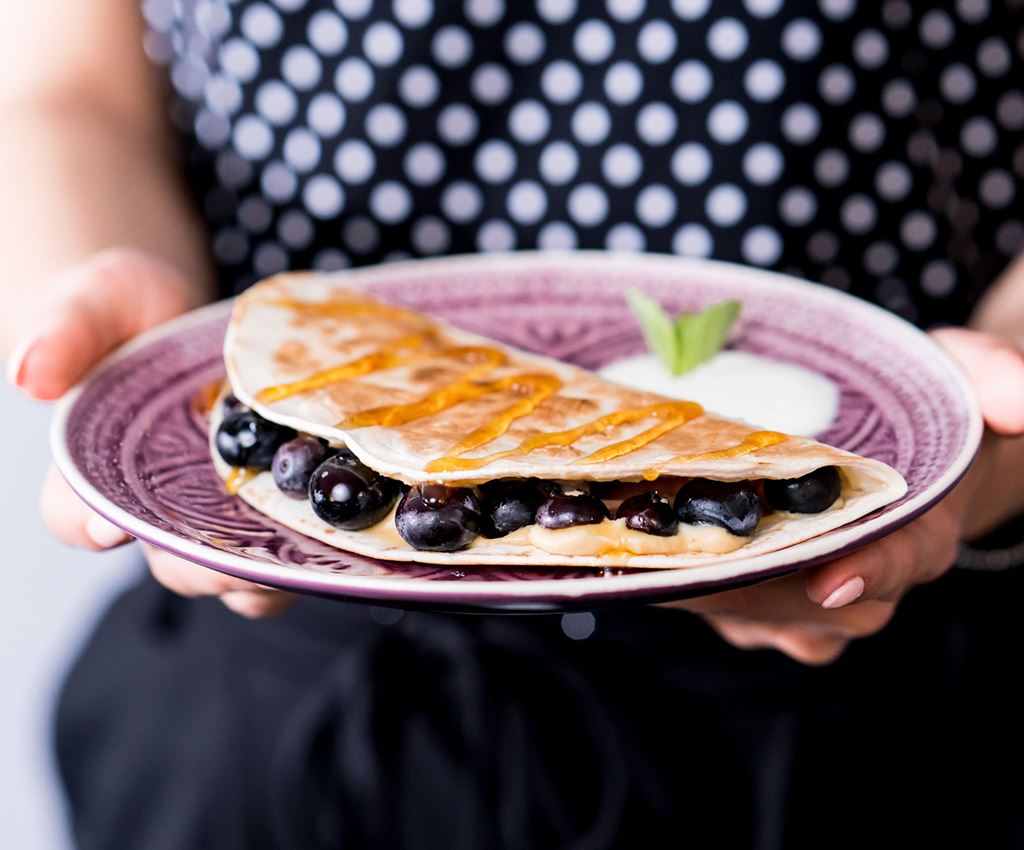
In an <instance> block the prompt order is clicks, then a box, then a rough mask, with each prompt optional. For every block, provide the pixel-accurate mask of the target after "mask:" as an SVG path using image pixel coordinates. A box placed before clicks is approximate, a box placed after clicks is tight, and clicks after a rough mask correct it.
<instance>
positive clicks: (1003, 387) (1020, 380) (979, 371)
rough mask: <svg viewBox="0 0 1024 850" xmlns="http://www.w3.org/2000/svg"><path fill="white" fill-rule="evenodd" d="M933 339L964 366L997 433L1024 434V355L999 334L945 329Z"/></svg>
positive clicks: (986, 420) (933, 336)
mask: <svg viewBox="0 0 1024 850" xmlns="http://www.w3.org/2000/svg"><path fill="white" fill-rule="evenodd" d="M931 337H932V339H934V340H935V341H936V342H937V343H938V344H939V345H941V346H942V347H943V348H944V349H945V350H946V351H947V352H948V353H949V354H950V355H951V356H952V357H953V359H955V360H956V361H957V363H959V364H960V366H961V368H962V369H963V370H964V372H965V374H966V375H967V380H968V381H969V382H970V384H971V387H972V388H973V390H974V394H975V397H976V398H977V400H978V406H979V407H980V408H981V414H982V416H983V417H984V418H985V424H986V425H988V427H989V428H991V429H992V430H993V431H996V432H997V433H999V434H1004V435H1008V436H1014V435H1020V434H1024V355H1022V353H1021V350H1020V348H1019V347H1018V346H1016V345H1013V344H1011V343H1010V342H1009V341H1007V340H1006V339H1004V338H1003V337H1000V336H996V335H995V334H988V333H982V332H980V331H970V330H965V329H963V328H941V329H938V330H934V331H932V332H931Z"/></svg>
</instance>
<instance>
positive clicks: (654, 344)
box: [626, 289, 743, 375]
mask: <svg viewBox="0 0 1024 850" xmlns="http://www.w3.org/2000/svg"><path fill="white" fill-rule="evenodd" d="M626 300H627V301H628V302H629V306H630V309H632V311H633V315H634V316H636V320H637V321H638V322H639V323H640V329H641V330H642V331H643V333H644V338H645V339H646V340H647V347H648V348H650V350H651V351H652V352H654V353H655V354H657V355H658V358H659V359H660V360H661V362H662V363H664V364H665V368H666V369H668V371H669V372H671V373H672V374H673V375H682V374H685V373H686V372H689V371H691V370H693V369H696V368H697V367H698V366H700V364H701V363H704V362H705V361H707V360H710V359H711V358H712V357H714V356H715V354H716V353H717V352H718V350H719V349H720V348H721V347H722V346H723V345H725V341H726V340H727V339H728V338H729V331H731V330H732V326H733V324H734V323H735V322H736V319H737V318H738V317H739V314H740V309H741V308H742V306H743V305H742V304H741V303H740V302H739V301H736V300H734V299H730V300H728V301H720V302H718V303H717V304H712V305H711V306H710V307H705V308H704V309H703V310H701V311H700V312H698V313H680V314H679V315H678V316H676V318H675V319H674V320H673V319H672V318H671V317H670V316H669V314H668V313H666V312H665V310H664V308H663V307H662V306H661V304H659V303H658V302H657V301H655V300H654V299H653V298H651V296H650V295H647V294H646V293H643V292H641V291H640V290H639V289H630V290H629V291H628V292H626Z"/></svg>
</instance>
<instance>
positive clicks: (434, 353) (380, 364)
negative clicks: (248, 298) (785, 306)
mask: <svg viewBox="0 0 1024 850" xmlns="http://www.w3.org/2000/svg"><path fill="white" fill-rule="evenodd" d="M262 303H267V304H271V305H273V306H280V307H286V308H290V309H295V310H301V311H308V312H313V313H320V314H334V313H341V314H351V313H373V314H378V315H385V316H388V317H390V318H402V319H409V318H410V317H411V318H412V319H414V320H415V322H416V324H417V325H419V326H424V323H425V322H426V324H425V329H424V330H423V331H422V332H420V333H413V334H408V335H406V336H403V337H400V338H399V339H397V340H395V341H394V342H392V343H390V344H388V345H387V346H385V347H383V348H381V349H379V350H377V351H375V352H373V353H372V354H369V355H366V356H365V357H360V358H357V359H356V360H352V361H349V362H347V363H342V364H340V365H338V366H334V367H331V368H329V369H324V370H322V371H320V372H317V373H315V374H313V375H310V376H309V377H307V378H303V379H302V380H299V381H294V382H292V383H287V384H279V385H276V386H272V387H267V388H265V389H263V390H261V391H260V392H259V393H257V395H256V398H257V400H258V401H261V402H263V403H265V404H270V403H273V402H276V401H280V400H282V399H285V398H290V397H292V396H295V395H299V394H302V393H306V392H311V391H313V390H317V389H322V388H323V387H326V386H329V385H331V384H336V383H341V382H343V381H348V380H352V379H353V378H359V377H363V376H365V375H369V374H372V373H374V372H379V371H383V370H386V369H393V368H396V367H399V366H405V365H409V364H412V363H416V362H420V361H424V360H428V359H430V358H436V357H449V358H452V357H455V358H458V359H460V360H463V361H465V362H467V363H468V364H470V365H469V367H468V368H467V369H466V370H465V371H464V372H463V373H462V374H461V375H460V377H459V379H458V380H457V381H455V382H454V383H451V384H449V385H447V386H445V387H442V388H441V389H439V390H436V391H434V392H432V393H429V394H428V395H426V396H423V397H422V398H420V399H418V400H416V401H413V402H409V403H407V404H395V405H385V406H381V407H374V408H369V409H367V410H362V411H359V412H358V413H355V414H353V415H352V416H350V417H348V418H347V419H345V420H343V421H342V422H339V423H338V426H337V427H339V428H349V429H351V428H366V427H371V426H381V427H398V426H401V425H405V424H406V423H408V422H412V421H414V420H416V419H422V418H424V417H427V416H433V415H434V414H436V413H440V412H442V411H444V410H447V409H448V408H450V407H454V406H455V405H458V404H462V403H463V402H467V401H472V400H474V399H477V398H481V397H483V396H486V395H490V394H492V393H500V392H512V393H515V394H518V395H520V396H521V398H519V399H518V400H517V401H515V402H513V403H512V404H511V405H509V406H508V407H506V408H504V409H503V410H502V411H501V412H500V413H498V414H497V415H496V416H494V417H493V418H492V419H491V420H489V421H488V422H486V423H484V424H483V425H481V426H480V427H478V428H475V429H474V430H472V431H471V432H470V433H469V434H467V435H466V436H465V437H463V438H462V439H461V440H460V441H459V442H457V443H455V444H454V445H453V446H452V447H451V448H449V449H448V451H447V452H446V453H445V454H444V455H443V456H442V457H439V458H435V459H434V460H431V461H429V462H428V463H427V464H426V466H425V471H427V472H452V471H455V470H462V469H479V468H481V467H484V466H487V465H489V464H491V463H494V462H495V461H497V460H500V459H502V458H506V457H511V456H513V455H516V454H529V453H530V452H533V451H536V450H537V449H541V448H545V447H549V446H570V445H572V444H573V443H575V442H576V441H577V440H578V439H580V438H581V437H584V436H587V435H590V434H598V433H606V432H607V431H608V430H609V429H611V428H615V427H618V426H620V425H630V424H633V423H636V422H642V421H644V420H647V419H656V420H660V421H658V422H657V423H656V424H654V425H652V426H651V427H649V428H647V429H645V430H643V431H641V432H640V433H638V434H634V435H633V436H632V437H629V438H627V439H624V440H620V441H618V442H615V443H611V444H610V445H607V446H604V447H602V448H600V449H598V450H597V451H594V452H591V453H590V454H588V455H585V456H583V457H581V458H577V459H576V460H575V461H574V463H579V464H596V463H605V462H607V461H609V460H614V459H615V458H619V457H622V456H623V455H627V454H630V453H631V452H635V451H637V450H638V449H641V448H643V447H644V446H646V445H648V444H649V443H651V442H653V441H654V440H657V439H658V438H659V437H661V436H663V435H664V434H668V433H670V432H672V431H674V430H675V429H677V428H679V427H681V426H682V425H685V424H686V423H687V422H689V421H690V420H692V419H695V418H697V417H698V416H700V415H701V414H703V412H704V410H703V408H702V407H701V406H700V405H699V404H696V403H695V402H691V401H669V402H660V403H658V404H651V405H646V406H643V407H635V408H625V409H622V410H616V411H613V412H611V413H608V414H605V415H604V416H600V417H598V418H596V419H592V420H591V421H589V422H585V423H583V424H582V425H579V426H577V427H575V428H570V429H567V430H564V431H552V432H547V433H538V434H531V435H530V436H529V437H526V438H525V439H523V440H522V441H521V442H520V443H519V445H518V446H516V447H515V448H513V449H509V450H506V451H500V452H493V453H491V454H488V455H482V456H480V457H474V458H467V457H462V455H464V454H465V453H466V452H470V451H473V450H474V449H476V448H479V447H480V446H483V445H486V444H487V443H490V442H492V441H493V440H495V439H497V438H498V437H500V436H502V435H503V434H505V433H506V432H507V431H508V429H509V428H510V427H511V426H512V424H513V423H514V422H515V421H516V420H517V419H521V418H522V417H524V416H527V415H529V414H530V413H532V412H533V411H534V410H535V409H536V408H537V407H538V406H539V405H540V404H542V403H543V402H544V400H545V399H547V398H550V397H551V396H552V395H554V394H555V393H557V392H558V391H559V390H560V389H561V388H562V382H561V380H559V379H558V378H557V377H556V376H554V375H551V374H543V373H539V374H519V375H510V376H508V377H504V378H498V379H496V380H490V381H484V380H482V378H484V377H485V376H486V375H487V373H489V372H491V371H492V370H494V369H495V368H497V367H498V366H501V365H503V364H504V363H505V362H506V361H507V358H506V355H505V353H504V352H502V351H499V350H498V349H494V348H488V347H485V346H449V347H441V346H440V345H439V344H438V330H437V328H436V326H434V325H432V324H430V323H429V320H425V319H424V317H422V316H421V315H420V314H418V313H414V312H412V311H410V310H405V309H403V308H401V307H393V306H391V305H388V304H381V303H380V302H376V301H370V300H361V299H353V300H351V301H349V300H344V301H329V302H327V303H313V302H305V301H293V300H290V299H278V300H274V301H266V302H262ZM785 439H787V435H785V434H780V433H778V432H776V431H756V432H754V433H752V434H749V435H748V436H747V437H746V438H744V440H743V441H742V442H740V443H738V444H736V445H734V446H729V447H727V448H724V449H718V450H715V451H709V452H698V453H695V454H685V455H677V456H676V457H673V458H671V459H670V460H668V461H667V462H666V463H667V464H673V463H680V462H692V461H699V460H719V459H722V458H728V457H737V456H739V455H744V454H749V453H750V452H754V451H757V450H758V449H762V448H765V447H767V446H771V445H775V444H777V443H781V442H782V441H783V440H785ZM245 471H246V470H236V472H245ZM659 475H660V471H659V470H656V469H650V470H646V471H645V472H644V473H643V477H644V478H645V479H647V480H654V479H655V478H657V477H658V476H659ZM230 480H231V479H229V489H230ZM243 483H245V482H244V481H242V482H241V483H239V484H238V485H237V486H239V487H240V486H241V484H243Z"/></svg>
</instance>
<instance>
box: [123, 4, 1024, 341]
mask: <svg viewBox="0 0 1024 850" xmlns="http://www.w3.org/2000/svg"><path fill="white" fill-rule="evenodd" d="M142 10H143V14H144V16H145V19H146V22H147V26H148V29H147V34H146V48H147V51H148V52H149V54H150V55H151V56H152V57H153V59H154V60H156V61H158V62H160V63H162V64H164V65H166V66H167V67H168V68H169V73H170V79H171V82H172V84H173V87H174V90H175V92H176V96H177V103H176V105H175V118H176V120H177V121H178V122H179V124H180V126H181V128H182V129H183V131H185V132H186V134H187V137H188V141H189V143H190V151H191V165H192V168H193V183H194V186H195V188H196V191H197V193H198V194H199V201H200V203H201V205H202V210H203V212H204V214H205V216H206V218H207V220H208V222H209V224H210V228H211V238H212V250H213V253H214V256H215V257H216V259H217V261H218V263H219V264H220V265H221V267H222V268H223V270H224V274H225V277H226V280H227V283H228V284H229V285H231V286H233V287H234V288H238V287H241V286H244V285H246V284H248V283H249V282H251V281H252V280H254V279H255V278H258V277H261V276H265V275H268V274H271V273H274V272H277V271H280V270H282V269H286V268H304V267H316V268H321V269H337V268H343V267H346V266H349V265H363V264H367V263H376V262H382V261H388V260H391V259H396V258H404V257H409V256H414V257H426V256H436V255H441V254H447V253H465V252H472V251H507V250H514V249H526V248H544V249H559V250H567V249H574V248H603V249H608V250H612V251H656V252H674V253H677V254H684V255H688V256H696V257H715V258H718V259H724V260H732V261H738V262H743V263H748V264H752V265H756V266H763V267H767V268H774V269H780V270H784V271H788V272H792V273H794V274H797V275H799V276H801V277H805V278H808V279H811V280H815V281H819V282H821V283H824V284H826V285H829V286H833V287H837V288H840V289H845V290H850V291H852V292H854V293H856V294H858V295H860V296H863V297H865V298H868V299H871V300H874V301H876V302H878V303H880V304H882V305H883V306H885V307H887V308H888V309H891V310H894V311H896V312H898V313H900V314H902V315H905V316H907V317H908V318H910V319H912V320H914V321H917V322H919V323H920V324H923V325H930V324H933V323H935V322H939V321H962V320H963V319H964V317H965V316H966V314H967V311H968V310H969V308H970V305H971V304H973V303H974V301H976V300H977V298H978V296H979V295H980V293H981V292H982V291H983V289H984V287H985V286H986V285H987V284H988V283H989V282H990V281H991V280H992V279H993V277H994V276H995V275H996V274H997V273H998V271H999V270H1000V269H1001V268H1002V267H1003V266H1005V265H1006V263H1007V262H1008V260H1009V259H1010V258H1011V257H1012V256H1013V255H1014V254H1015V253H1017V252H1018V251H1020V250H1021V249H1022V248H1024V83H1022V81H1024V8H1022V7H1021V5H1020V4H1019V3H1018V2H1015V0H1007V1H1006V2H996V0H957V2H947V3H943V4H941V5H940V4H929V3H913V4H911V3H910V2H907V0H886V2H875V3H867V2H863V0H862V2H859V3H858V2H857V0H817V2H812V1H811V0H804V2H796V0H717V1H716V2H715V3H714V4H712V3H711V2H710V0H671V2H668V0H664V2H659V3H655V2H649V0H605V2H597V0H595V2H588V3H582V2H577V0H535V2H533V0H530V2H527V0H522V2H516V3H512V2H508V0H464V2H461V3H456V2H443V3H442V2H440V0H392V2H376V3H374V2H371V0H333V2H330V1H329V0H274V2H243V1H242V0H237V1H235V0H233V1H232V2H228V0H189V1H188V2H172V0H143V3H142Z"/></svg>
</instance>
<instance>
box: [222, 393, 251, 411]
mask: <svg viewBox="0 0 1024 850" xmlns="http://www.w3.org/2000/svg"><path fill="white" fill-rule="evenodd" d="M248 409H249V408H247V407H246V406H245V405H244V404H242V402H240V401H239V400H238V399H237V398H235V395H234V394H233V393H228V394H227V395H226V396H224V398H222V399H221V401H220V410H221V413H222V414H224V416H227V415H229V414H231V413H235V412H237V411H239V410H248Z"/></svg>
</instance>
